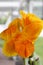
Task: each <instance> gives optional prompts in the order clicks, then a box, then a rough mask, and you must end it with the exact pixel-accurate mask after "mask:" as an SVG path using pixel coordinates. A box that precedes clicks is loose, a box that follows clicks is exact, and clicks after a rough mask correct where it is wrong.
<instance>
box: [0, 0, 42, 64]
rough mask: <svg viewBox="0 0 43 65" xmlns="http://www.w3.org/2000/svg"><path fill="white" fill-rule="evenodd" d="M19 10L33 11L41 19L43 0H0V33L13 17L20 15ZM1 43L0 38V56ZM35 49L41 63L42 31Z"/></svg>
mask: <svg viewBox="0 0 43 65" xmlns="http://www.w3.org/2000/svg"><path fill="white" fill-rule="evenodd" d="M20 10H24V11H25V12H29V13H34V14H36V15H37V16H38V17H40V18H41V19H42V20H43V0H0V33H1V32H2V31H3V30H5V29H6V28H7V27H8V25H9V23H10V22H11V21H12V19H13V18H16V17H19V16H20V15H19V11H20ZM3 43H4V41H2V40H0V57H1V55H2V54H1V47H2V45H3ZM39 50H40V51H39ZM35 51H36V53H37V54H38V55H39V57H40V61H41V65H43V31H42V32H41V34H40V36H39V38H38V39H37V41H36V43H35ZM1 62H2V61H1V58H0V64H1V65H3V64H2V63H1ZM4 62H5V61H3V63H4ZM9 65H11V64H9Z"/></svg>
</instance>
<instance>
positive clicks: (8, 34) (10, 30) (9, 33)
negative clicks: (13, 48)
mask: <svg viewBox="0 0 43 65" xmlns="http://www.w3.org/2000/svg"><path fill="white" fill-rule="evenodd" d="M15 33H16V26H11V27H9V28H7V29H6V30H4V31H3V32H2V33H1V34H0V38H1V39H4V40H8V39H10V38H12V36H14V35H15Z"/></svg>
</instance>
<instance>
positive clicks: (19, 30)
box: [0, 11, 42, 58]
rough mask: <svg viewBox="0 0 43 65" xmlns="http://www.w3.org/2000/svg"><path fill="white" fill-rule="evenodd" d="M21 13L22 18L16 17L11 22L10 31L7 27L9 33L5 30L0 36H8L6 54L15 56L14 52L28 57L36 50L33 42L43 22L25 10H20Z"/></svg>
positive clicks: (5, 47) (4, 51)
mask: <svg viewBox="0 0 43 65" xmlns="http://www.w3.org/2000/svg"><path fill="white" fill-rule="evenodd" d="M20 14H21V15H22V18H16V19H14V20H13V21H12V22H11V23H10V24H9V27H8V30H9V32H10V33H8V32H7V29H6V32H7V33H8V34H7V35H6V32H4V31H3V32H2V33H1V34H0V38H3V39H5V40H6V38H7V37H8V38H7V42H6V43H5V45H4V48H3V53H4V54H5V55H6V56H7V54H8V56H13V55H14V53H17V54H18V55H20V56H21V57H23V58H26V57H29V56H31V55H32V54H33V52H34V44H33V43H34V41H35V40H36V39H37V37H38V35H39V34H40V32H41V30H42V23H41V20H40V19H39V18H37V17H36V16H35V15H33V14H26V13H24V12H23V11H20ZM11 28H12V29H11ZM3 35H5V38H4V37H3ZM13 45H14V46H13ZM10 48H11V49H10ZM7 50H8V52H7Z"/></svg>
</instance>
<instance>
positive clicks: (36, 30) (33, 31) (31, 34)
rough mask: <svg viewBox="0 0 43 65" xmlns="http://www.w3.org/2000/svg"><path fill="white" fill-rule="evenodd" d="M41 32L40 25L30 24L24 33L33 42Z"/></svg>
mask: <svg viewBox="0 0 43 65" xmlns="http://www.w3.org/2000/svg"><path fill="white" fill-rule="evenodd" d="M41 30H42V25H41V24H39V23H36V22H34V23H31V24H29V25H28V26H26V27H25V32H26V33H27V34H28V39H29V40H31V41H34V40H36V39H37V37H38V36H39V34H40V32H41Z"/></svg>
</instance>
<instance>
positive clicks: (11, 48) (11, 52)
mask: <svg viewBox="0 0 43 65" xmlns="http://www.w3.org/2000/svg"><path fill="white" fill-rule="evenodd" d="M3 54H4V55H5V56H8V57H11V56H15V55H17V53H16V52H15V44H14V40H10V41H8V42H6V43H5V44H4V47H3Z"/></svg>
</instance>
